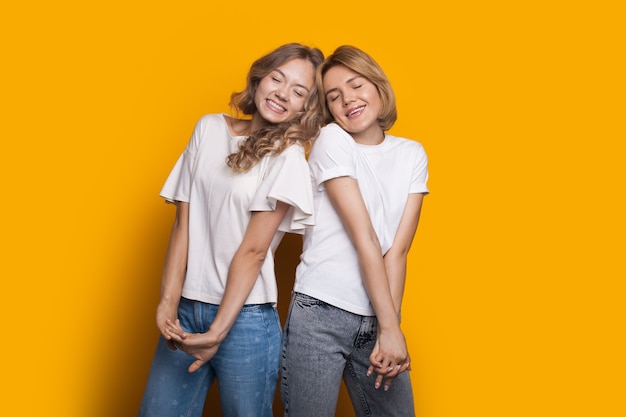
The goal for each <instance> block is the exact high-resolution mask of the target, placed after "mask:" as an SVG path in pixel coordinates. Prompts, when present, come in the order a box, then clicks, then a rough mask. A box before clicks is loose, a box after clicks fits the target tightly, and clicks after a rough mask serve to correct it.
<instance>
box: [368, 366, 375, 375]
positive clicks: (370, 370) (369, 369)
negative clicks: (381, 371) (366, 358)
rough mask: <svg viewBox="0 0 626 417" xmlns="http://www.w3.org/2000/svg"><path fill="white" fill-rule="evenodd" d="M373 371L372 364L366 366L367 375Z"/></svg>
mask: <svg viewBox="0 0 626 417" xmlns="http://www.w3.org/2000/svg"><path fill="white" fill-rule="evenodd" d="M373 373H374V365H370V366H369V367H368V368H367V376H371V375H372V374H373Z"/></svg>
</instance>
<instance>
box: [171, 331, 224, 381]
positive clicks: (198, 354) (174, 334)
mask: <svg viewBox="0 0 626 417" xmlns="http://www.w3.org/2000/svg"><path fill="white" fill-rule="evenodd" d="M163 335H164V337H165V339H166V340H168V341H170V342H171V343H168V345H169V346H170V348H172V349H180V350H182V351H183V352H185V353H186V354H188V355H190V356H193V357H194V358H196V360H195V362H194V363H192V364H191V365H190V366H189V368H188V371H189V372H195V371H197V370H198V369H200V367H201V366H202V365H204V364H205V363H207V362H208V361H210V360H211V358H212V357H213V356H215V353H216V352H217V350H218V349H219V347H220V344H221V342H220V341H218V339H217V338H216V337H214V336H213V334H212V333H211V329H209V331H208V332H206V333H187V332H185V331H184V330H183V329H182V327H180V321H179V320H176V322H172V321H171V320H169V319H167V320H166V322H165V331H164V333H163Z"/></svg>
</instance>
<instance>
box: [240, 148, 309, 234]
mask: <svg viewBox="0 0 626 417" xmlns="http://www.w3.org/2000/svg"><path fill="white" fill-rule="evenodd" d="M267 158H268V160H267V168H266V169H265V173H264V175H263V178H262V180H261V182H260V184H259V187H258V188H257V190H256V192H255V194H254V197H253V198H252V203H251V204H250V211H272V210H275V209H276V203H277V202H278V201H282V202H284V203H287V204H289V205H290V206H291V207H290V208H289V211H287V214H286V215H285V217H284V218H283V221H282V222H281V224H280V225H279V226H278V230H280V231H282V232H290V233H298V234H302V233H304V229H305V228H306V227H309V226H313V224H314V222H313V191H312V189H311V175H310V171H309V167H308V165H307V161H306V158H305V156H304V148H303V147H302V146H300V145H292V146H290V147H288V148H287V149H285V150H284V151H283V152H282V153H281V154H280V155H278V156H271V157H267ZM261 163H263V161H261Z"/></svg>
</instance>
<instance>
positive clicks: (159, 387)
mask: <svg viewBox="0 0 626 417" xmlns="http://www.w3.org/2000/svg"><path fill="white" fill-rule="evenodd" d="M218 307H219V306H217V305H214V304H206V303H202V302H198V301H191V300H188V299H185V298H181V300H180V304H179V307H178V318H179V319H180V324H181V326H182V328H183V329H184V330H185V331H187V332H190V333H204V332H206V331H207V330H208V328H209V326H210V325H211V323H212V322H213V319H214V318H215V314H216V313H217V309H218ZM280 344H281V328H280V321H279V319H278V312H277V311H276V309H275V308H273V307H272V306H271V305H270V304H261V305H257V304H254V305H245V306H244V307H243V309H242V310H241V312H240V313H239V317H238V318H237V321H236V322H235V324H234V325H233V327H232V329H231V330H230V332H229V333H228V336H226V338H225V339H224V341H223V342H222V344H221V346H220V348H219V349H218V351H217V353H216V354H215V356H214V357H213V358H212V359H211V360H210V361H209V362H208V363H206V364H204V365H203V366H202V367H201V368H200V369H199V370H197V371H196V372H194V373H189V372H188V371H187V368H188V367H189V365H191V364H192V363H193V362H194V361H195V359H194V358H193V357H192V356H189V355H187V354H186V353H184V352H182V351H180V350H170V349H169V348H168V347H167V346H166V344H165V339H164V338H163V337H162V336H161V337H160V338H159V343H158V345H157V349H156V353H155V355H154V359H153V361H152V367H151V368H150V376H149V377H148V383H147V386H146V390H145V392H144V397H143V400H142V403H141V408H140V410H139V415H140V416H141V417H180V416H185V417H200V416H201V415H202V409H203V407H204V401H205V398H206V394H207V392H208V390H209V388H210V387H211V384H212V383H213V381H214V380H215V379H216V378H217V380H218V382H219V392H220V402H221V408H222V414H223V415H224V416H228V417H235V416H237V417H272V404H273V401H274V394H275V392H276V385H277V383H278V361H279V355H280V352H279V351H280Z"/></svg>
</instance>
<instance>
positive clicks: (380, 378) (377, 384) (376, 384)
mask: <svg viewBox="0 0 626 417" xmlns="http://www.w3.org/2000/svg"><path fill="white" fill-rule="evenodd" d="M382 383H383V376H382V375H377V376H376V381H375V382H374V388H376V389H378V388H380V384H382Z"/></svg>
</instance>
